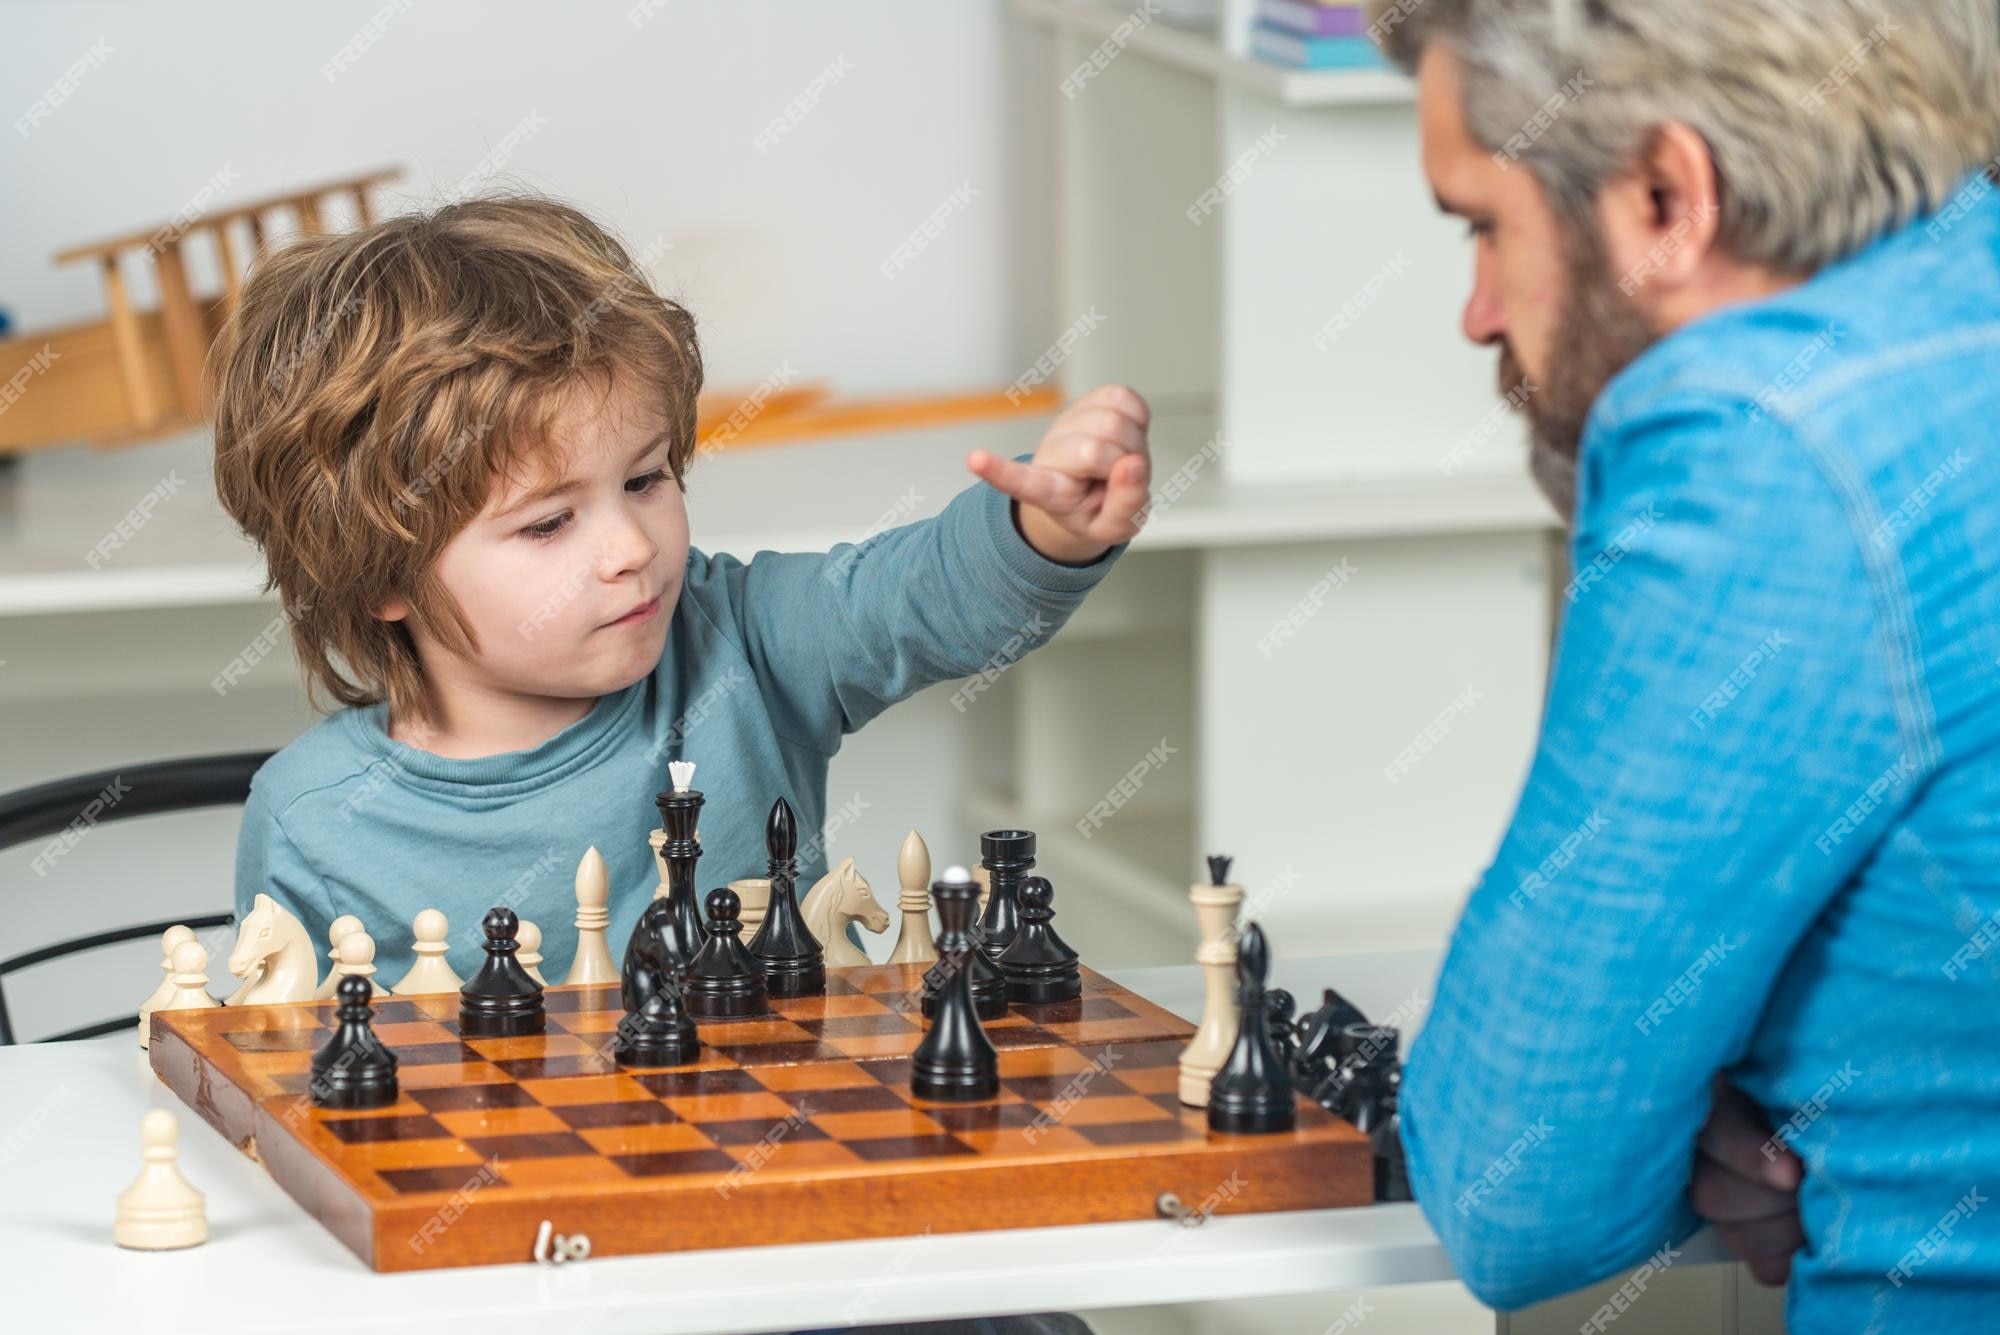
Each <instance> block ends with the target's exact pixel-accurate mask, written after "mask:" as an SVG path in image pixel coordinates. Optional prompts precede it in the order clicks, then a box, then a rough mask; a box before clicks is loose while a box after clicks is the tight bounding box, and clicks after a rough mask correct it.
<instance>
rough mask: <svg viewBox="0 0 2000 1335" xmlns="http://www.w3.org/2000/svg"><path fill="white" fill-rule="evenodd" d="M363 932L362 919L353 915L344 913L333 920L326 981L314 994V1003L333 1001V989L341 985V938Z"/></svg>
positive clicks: (327, 939)
mask: <svg viewBox="0 0 2000 1335" xmlns="http://www.w3.org/2000/svg"><path fill="white" fill-rule="evenodd" d="M360 930H361V919H359V918H357V917H355V916H354V915H353V914H352V913H343V914H341V915H340V916H339V917H338V918H335V919H334V920H333V925H332V926H331V927H328V928H327V929H326V944H327V951H326V961H327V963H326V981H325V982H323V983H321V984H320V985H319V989H318V990H317V991H315V992H314V993H313V1000H314V1001H331V1000H333V989H334V988H336V987H338V986H339V985H340V938H341V937H343V936H346V935H347V934H348V933H349V932H358V931H360Z"/></svg>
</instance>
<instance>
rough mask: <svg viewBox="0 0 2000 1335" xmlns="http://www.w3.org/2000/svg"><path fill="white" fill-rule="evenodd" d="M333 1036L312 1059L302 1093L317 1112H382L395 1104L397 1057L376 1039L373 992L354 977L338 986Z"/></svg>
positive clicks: (365, 983)
mask: <svg viewBox="0 0 2000 1335" xmlns="http://www.w3.org/2000/svg"><path fill="white" fill-rule="evenodd" d="M334 996H336V997H338V998H339V1000H340V1004H339V1006H337V1007H335V1008H334V1012H333V1016H334V1019H335V1020H336V1021H337V1022H338V1023H337V1025H336V1027H335V1028H334V1031H333V1035H332V1036H331V1037H330V1038H328V1039H327V1040H326V1042H324V1043H322V1044H320V1046H319V1050H318V1051H317V1052H315V1053H313V1059H312V1082H311V1084H309V1085H308V1086H307V1087H306V1090H307V1093H308V1095H309V1096H310V1097H311V1099H312V1103H313V1106H314V1107H316V1108H381V1107H386V1106H387V1105H389V1104H391V1103H394V1102H395V1101H396V1091H397V1085H396V1054H395V1053H393V1052H391V1051H389V1049H387V1048H386V1047H383V1046H382V1040H381V1039H379V1038H377V1037H376V1036H375V988H374V985H373V984H371V983H370V982H369V981H368V980H367V979H366V978H359V977H356V976H355V975H353V974H349V975H347V977H345V978H343V979H341V980H340V987H339V988H338V989H337V990H335V992H334Z"/></svg>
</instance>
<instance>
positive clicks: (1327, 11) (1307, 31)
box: [1257, 0, 1368, 37]
mask: <svg viewBox="0 0 2000 1335" xmlns="http://www.w3.org/2000/svg"><path fill="white" fill-rule="evenodd" d="M1257 17H1258V18H1260V19H1262V20H1263V21H1264V22H1266V23H1268V24H1270V25H1271V26H1272V27H1274V28H1283V29H1284V30H1285V31H1286V32H1295V33H1300V34H1303V35H1304V36H1307V37H1362V36H1365V35H1367V32H1368V15H1367V14H1366V13H1364V12H1363V11H1362V7H1361V6H1360V5H1322V4H1318V3H1315V0H1257Z"/></svg>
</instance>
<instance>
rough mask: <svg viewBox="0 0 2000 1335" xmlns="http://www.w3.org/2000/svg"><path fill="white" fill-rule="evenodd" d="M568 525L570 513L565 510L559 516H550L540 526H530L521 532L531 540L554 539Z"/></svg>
mask: <svg viewBox="0 0 2000 1335" xmlns="http://www.w3.org/2000/svg"><path fill="white" fill-rule="evenodd" d="M567 523H569V511H567V510H565V511H563V512H562V513H561V514H559V515H550V516H549V517H548V518H547V519H544V520H543V521H542V522H541V523H539V524H530V525H528V526H527V527H526V528H524V529H522V530H521V532H522V533H523V534H524V535H525V536H527V537H530V538H553V537H554V536H555V535H556V534H558V533H560V532H562V528H563V525H565V524H567Z"/></svg>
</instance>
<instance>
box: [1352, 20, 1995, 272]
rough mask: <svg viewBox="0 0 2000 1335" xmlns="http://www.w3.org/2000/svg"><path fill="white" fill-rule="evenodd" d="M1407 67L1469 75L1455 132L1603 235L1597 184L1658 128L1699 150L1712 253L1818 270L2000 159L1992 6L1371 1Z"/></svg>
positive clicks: (1378, 31)
mask: <svg viewBox="0 0 2000 1335" xmlns="http://www.w3.org/2000/svg"><path fill="white" fill-rule="evenodd" d="M1369 17H1370V19H1371V20H1372V24H1373V26H1372V27H1371V29H1370V32H1371V33H1372V34H1373V35H1374V36H1375V38H1376V40H1377V41H1378V42H1380V43H1381V45H1382V47H1383V49H1384V50H1385V51H1386V52H1387V53H1388V54H1389V56H1390V58H1391V59H1392V60H1394V61H1395V62H1396V63H1397V64H1399V65H1401V66H1402V67H1403V68H1404V69H1406V70H1412V71H1413V70H1414V69H1415V68H1416V64H1417V59H1418V57H1419V56H1420V55H1421V54H1422V53H1423V51H1424V49H1425V48H1426V47H1427V46H1430V45H1432V44H1434V43H1435V44H1441V45H1442V46H1444V47H1445V48H1446V49H1448V50H1450V51H1452V52H1454V53H1455V54H1456V55H1457V56H1458V58H1459V61H1460V64H1461V66H1462V68H1463V70H1464V76H1463V81H1464V90H1465V92H1464V96H1465V121H1466V127H1467V129H1468V130H1469V131H1470V132H1471V135H1472V137H1473V139H1474V140H1475V141H1476V142H1477V143H1479V144H1480V145H1481V146H1482V147H1484V148H1487V149H1489V150H1493V151H1495V152H1496V153H1500V154H1504V155H1505V156H1506V157H1508V158H1510V159H1515V160H1518V161H1519V162H1520V163H1521V164H1522V165H1523V166H1525V167H1526V168H1528V169H1529V170H1530V171H1531V172H1533V174H1534V176H1535V179H1536V180H1537V181H1538V182H1539V183H1540V184H1541V186H1542V189H1543V191H1544V192H1545V193H1546V194H1547V196H1548V198H1549V201H1550V203H1551V204H1552V206H1553V207H1554V208H1555V209H1556V210H1557V211H1558V213H1560V214H1561V215H1562V216H1564V217H1565V218H1566V219H1568V220H1569V221H1570V222H1572V223H1573V224H1578V225H1589V226H1594V213H1593V207H1592V206H1593V201H1594V200H1595V199H1596V197H1597V193H1598V191H1599V189H1600V188H1601V187H1602V186H1603V185H1604V184H1605V183H1606V182H1607V181H1609V180H1610V179H1612V178H1613V177H1615V176H1616V175H1617V174H1618V173H1619V172H1620V171H1621V170H1623V169H1624V168H1626V167H1628V166H1630V165H1631V164H1632V163H1633V162H1634V161H1635V160H1636V158H1637V157H1638V155H1639V154H1640V153H1641V152H1643V150H1644V149H1645V148H1646V146H1647V141H1648V138H1649V136H1650V134H1651V132H1652V131H1653V129H1654V127H1656V126H1659V125H1662V124H1665V123H1668V122H1673V121H1677V122H1680V123H1681V124H1684V125H1686V126H1688V127H1690V128H1691V129H1693V130H1694V131H1695V132H1696V133H1698V134H1700V135H1701V137H1702V138H1703V139H1704V140H1706V141H1707V143H1708V149H1709V153H1710V154H1711V155H1712V156H1713V158H1714V161H1715V167H1716V174H1717V178H1718V183H1719V186H1720V190H1721V200H1720V202H1721V218H1720V222H1719V226H1720V228H1721V232H1720V236H1721V242H1722V245H1723V246H1724V248H1725V249H1727V250H1728V252H1729V253H1730V254H1732V255H1733V256H1735V257H1736V258H1738V259H1740V260H1744V261H1746V262H1750V263H1761V264H1764V265H1767V266H1769V267H1771V268H1774V269H1777V270H1779V271H1781V272H1796V271H1810V270H1815V269H1818V268H1820V267H1822V266H1823V265H1826V264H1830V263H1832V262H1834V261H1836V260H1840V259H1843V258H1845V257H1847V256H1849V255H1852V254H1854V253H1855V252H1856V251H1858V250H1860V249H1862V248H1863V247H1865V246H1867V245H1868V244H1869V243H1870V242H1871V241H1873V240H1875V239H1876V238H1877V237H1879V236H1881V235H1882V234H1883V233H1884V232H1887V231H1890V230H1892V229H1894V228H1897V227H1900V226H1902V225H1903V224H1905V223H1907V222H1909V221H1910V220H1911V219H1913V218H1916V217H1918V216H1920V215H1922V214H1925V213H1928V212H1930V211H1932V210H1933V209H1936V208H1938V207H1940V206H1942V205H1943V204H1944V203H1945V202H1946V201H1947V200H1948V199H1949V198H1950V197H1951V195H1952V194H1953V192H1954V191H1956V190H1957V189H1958V188H1959V186H1960V185H1961V184H1962V183H1963V181H1964V179H1965V176H1966V174H1967V173H1968V172H1970V171H1972V170H1973V169H1974V168H1976V167H1979V166H1981V165H1982V164H1989V163H1991V161H1992V159H1993V158H1994V156H1995V153H1996V151H2000V3H1996V0H1912V2H1910V3H1904V4H1900V5H1898V6H1897V7H1896V8H1895V9H1894V10H1893V11H1889V10H1882V9H1880V8H1878V7H1876V6H1873V5H1868V4H1863V3H1860V2H1859V0H1369Z"/></svg>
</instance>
